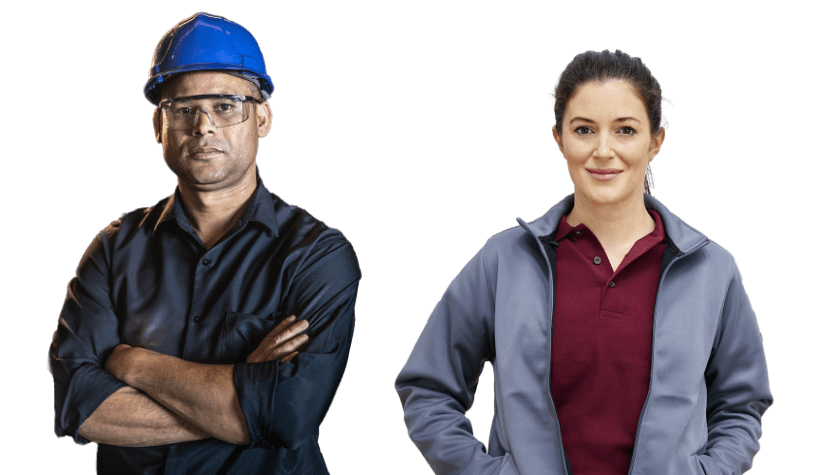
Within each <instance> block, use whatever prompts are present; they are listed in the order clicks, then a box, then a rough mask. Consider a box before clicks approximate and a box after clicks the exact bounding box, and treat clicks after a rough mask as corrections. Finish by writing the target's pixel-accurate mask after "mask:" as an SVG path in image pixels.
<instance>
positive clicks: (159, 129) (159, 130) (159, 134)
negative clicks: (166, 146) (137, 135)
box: [152, 107, 163, 143]
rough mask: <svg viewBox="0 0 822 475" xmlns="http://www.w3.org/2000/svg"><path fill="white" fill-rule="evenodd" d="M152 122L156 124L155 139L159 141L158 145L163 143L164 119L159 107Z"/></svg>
mask: <svg viewBox="0 0 822 475" xmlns="http://www.w3.org/2000/svg"><path fill="white" fill-rule="evenodd" d="M152 122H153V123H154V138H155V139H157V143H163V118H162V116H161V115H160V108H159V107H158V108H156V109H154V118H153V119H152Z"/></svg>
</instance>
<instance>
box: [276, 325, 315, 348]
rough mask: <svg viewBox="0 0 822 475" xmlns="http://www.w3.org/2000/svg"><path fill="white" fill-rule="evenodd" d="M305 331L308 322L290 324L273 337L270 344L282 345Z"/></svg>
mask: <svg viewBox="0 0 822 475" xmlns="http://www.w3.org/2000/svg"><path fill="white" fill-rule="evenodd" d="M307 329H308V322H307V321H305V320H300V321H298V322H296V323H293V324H291V325H290V326H289V327H287V328H286V329H285V330H283V331H282V332H281V333H280V334H278V335H275V336H274V338H273V339H272V340H271V343H273V344H274V345H275V346H280V345H283V344H285V343H286V342H287V341H289V340H291V339H292V338H294V337H295V336H297V335H299V334H300V333H302V332H304V331H305V330H307Z"/></svg>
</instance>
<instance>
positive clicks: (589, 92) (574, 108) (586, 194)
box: [554, 81, 665, 205]
mask: <svg viewBox="0 0 822 475" xmlns="http://www.w3.org/2000/svg"><path fill="white" fill-rule="evenodd" d="M664 138H665V131H664V130H663V129H660V130H659V132H658V133H657V135H656V136H653V135H651V124H650V120H649V119H648V113H647V111H646V110H645V105H644V104H643V103H642V100H641V99H640V98H639V96H638V95H637V94H636V92H634V88H633V86H632V85H631V84H630V83H629V82H625V81H608V82H605V83H598V82H593V81H591V82H586V83H583V84H581V85H580V86H579V87H577V90H576V93H575V94H574V96H573V97H572V98H571V99H570V100H569V101H568V104H567V105H566V108H565V116H564V117H563V119H562V135H559V134H558V133H557V130H556V127H554V139H555V140H556V141H557V145H559V150H560V151H561V152H562V155H563V156H564V157H565V160H566V161H567V162H568V171H569V172H570V174H571V180H572V181H573V182H574V194H575V197H576V201H580V200H585V201H586V202H587V204H591V205H618V204H628V203H631V202H632V201H633V200H639V201H640V202H642V194H643V190H644V179H645V169H646V168H647V167H648V163H650V162H651V160H653V159H654V156H656V154H657V153H658V152H659V147H660V146H661V145H662V141H663V140H664Z"/></svg>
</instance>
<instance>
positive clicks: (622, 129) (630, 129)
mask: <svg viewBox="0 0 822 475" xmlns="http://www.w3.org/2000/svg"><path fill="white" fill-rule="evenodd" d="M618 132H619V133H620V134H622V135H634V134H635V133H636V129H634V128H633V127H628V126H627V125H626V126H625V127H620V128H619V130H618Z"/></svg>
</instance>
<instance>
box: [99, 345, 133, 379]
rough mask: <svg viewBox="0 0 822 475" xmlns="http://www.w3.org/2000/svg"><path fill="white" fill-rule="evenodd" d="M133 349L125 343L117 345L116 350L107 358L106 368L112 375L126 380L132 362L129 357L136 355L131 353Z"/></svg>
mask: <svg viewBox="0 0 822 475" xmlns="http://www.w3.org/2000/svg"><path fill="white" fill-rule="evenodd" d="M133 349H134V348H132V347H131V346H129V345H126V344H125V343H120V344H119V345H117V346H115V347H114V351H112V352H111V355H109V357H108V359H106V365H105V370H106V371H108V373H109V374H110V375H112V376H114V377H115V378H117V379H119V380H120V381H123V382H125V375H126V374H127V373H128V366H129V363H130V362H131V360H130V359H129V357H131V356H134V355H132V354H131V353H132V351H131V350H133Z"/></svg>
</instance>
